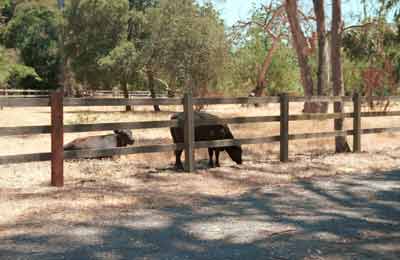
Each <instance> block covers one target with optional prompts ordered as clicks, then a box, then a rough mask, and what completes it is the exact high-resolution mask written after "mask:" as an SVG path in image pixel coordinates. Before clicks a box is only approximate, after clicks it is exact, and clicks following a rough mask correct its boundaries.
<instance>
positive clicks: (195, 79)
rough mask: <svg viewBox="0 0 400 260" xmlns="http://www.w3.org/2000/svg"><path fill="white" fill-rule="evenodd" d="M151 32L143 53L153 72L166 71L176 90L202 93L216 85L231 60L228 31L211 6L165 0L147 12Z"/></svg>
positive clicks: (189, 1) (187, 1) (191, 0)
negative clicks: (190, 88) (227, 38)
mask: <svg viewBox="0 0 400 260" xmlns="http://www.w3.org/2000/svg"><path fill="white" fill-rule="evenodd" d="M147 21H148V28H149V29H148V30H149V31H150V32H151V35H150V38H149V40H148V43H146V44H145V47H144V50H143V52H144V53H145V55H146V57H149V60H148V63H149V64H151V67H152V68H153V70H156V71H163V72H164V73H165V74H166V75H167V77H168V78H169V81H170V82H174V83H175V84H177V87H179V88H182V87H192V88H193V89H194V91H195V92H196V91H200V89H204V88H206V87H207V86H209V85H212V84H215V83H216V82H217V80H218V78H219V76H220V74H222V70H223V65H224V62H225V60H226V58H227V56H228V52H227V50H228V48H229V46H228V43H227V41H226V36H225V29H224V26H223V23H222V21H221V20H220V19H219V14H218V13H217V12H216V11H215V9H214V7H213V6H212V5H211V4H210V3H208V4H205V5H204V6H199V5H198V4H197V3H196V2H195V1H193V0H183V1H167V0H162V1H160V4H159V6H158V7H156V8H152V9H150V10H149V11H148V18H147Z"/></svg>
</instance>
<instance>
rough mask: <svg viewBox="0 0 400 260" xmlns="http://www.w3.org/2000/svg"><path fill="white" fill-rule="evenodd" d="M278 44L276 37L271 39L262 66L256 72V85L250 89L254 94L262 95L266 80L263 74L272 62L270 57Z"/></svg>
mask: <svg viewBox="0 0 400 260" xmlns="http://www.w3.org/2000/svg"><path fill="white" fill-rule="evenodd" d="M278 46H279V38H278V39H273V41H272V46H271V48H270V49H269V50H268V53H267V56H266V57H265V59H264V63H263V66H262V68H261V71H260V72H259V74H258V78H257V86H256V87H255V88H254V89H253V90H252V91H251V92H252V93H254V96H256V97H260V96H262V94H263V92H264V89H265V86H266V80H265V74H267V72H268V69H269V67H270V66H271V63H272V57H273V56H274V54H275V52H276V50H277V48H278Z"/></svg>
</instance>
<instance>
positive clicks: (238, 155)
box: [225, 145, 243, 164]
mask: <svg viewBox="0 0 400 260" xmlns="http://www.w3.org/2000/svg"><path fill="white" fill-rule="evenodd" d="M225 150H226V152H227V153H228V155H229V157H231V159H232V160H233V161H234V162H236V163H237V164H242V162H243V161H242V147H240V146H239V145H235V146H229V147H226V148H225Z"/></svg>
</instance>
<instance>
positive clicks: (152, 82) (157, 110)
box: [147, 70, 161, 112]
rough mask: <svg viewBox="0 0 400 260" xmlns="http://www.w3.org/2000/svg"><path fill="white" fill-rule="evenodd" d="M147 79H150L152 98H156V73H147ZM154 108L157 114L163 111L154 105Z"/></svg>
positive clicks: (149, 71)
mask: <svg viewBox="0 0 400 260" xmlns="http://www.w3.org/2000/svg"><path fill="white" fill-rule="evenodd" d="M147 79H148V84H149V91H150V95H151V98H156V97H157V95H156V91H155V89H154V73H153V71H151V70H148V71H147ZM153 107H154V111H155V112H160V111H161V109H160V106H159V105H154V106H153Z"/></svg>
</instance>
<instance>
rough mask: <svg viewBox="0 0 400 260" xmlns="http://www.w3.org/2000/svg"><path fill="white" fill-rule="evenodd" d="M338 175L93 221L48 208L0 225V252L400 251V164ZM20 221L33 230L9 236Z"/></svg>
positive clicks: (103, 210)
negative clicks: (68, 217) (382, 169)
mask: <svg viewBox="0 0 400 260" xmlns="http://www.w3.org/2000/svg"><path fill="white" fill-rule="evenodd" d="M335 178H336V179H333V178H319V179H314V180H312V181H304V180H303V181H299V182H297V183H294V184H286V185H281V186H270V187H261V188H257V189H253V190H252V191H250V192H247V193H245V194H243V195H241V196H237V197H236V196H228V197H227V196H226V197H217V196H207V195H204V194H201V195H200V194H177V197H178V196H179V198H180V199H185V198H186V197H185V196H187V198H188V199H189V198H190V199H193V197H196V196H197V197H196V200H195V201H196V203H193V204H186V205H185V204H184V203H183V204H182V203H174V201H171V203H166V204H164V205H166V206H157V204H151V203H149V204H145V205H146V206H145V207H136V206H133V205H132V206H131V207H124V208H118V207H101V205H99V209H97V211H96V212H92V213H93V214H92V215H91V219H90V221H88V220H87V218H85V219H82V221H76V222H73V223H67V222H65V221H64V220H63V219H62V218H61V219H57V218H54V215H55V214H61V213H62V214H70V213H71V212H73V211H74V208H73V207H69V208H68V207H67V208H65V209H64V211H63V212H61V213H60V212H57V211H56V210H52V209H51V205H49V209H48V212H35V213H34V214H32V215H30V216H24V217H23V219H20V220H18V223H16V224H10V225H7V226H2V227H1V226H0V258H1V259H38V260H39V259H40V260H44V259H399V258H400V171H394V172H386V173H379V174H368V175H356V176H354V175H353V176H350V175H347V176H341V177H335ZM160 180H161V181H162V179H160ZM107 187H108V186H107ZM102 188H104V187H95V188H94V189H102ZM108 189H109V192H110V193H112V194H114V195H115V194H117V195H118V196H128V195H129V196H137V197H145V196H149V198H150V197H151V199H152V200H153V201H163V200H167V199H168V200H171V196H170V194H162V193H157V192H155V193H157V194H142V193H141V192H140V191H132V190H131V189H130V188H129V186H127V185H122V184H118V183H116V184H114V186H112V185H111V186H110V187H108ZM74 192H76V190H74V188H65V189H64V190H63V191H61V192H59V191H57V190H52V191H49V194H47V195H49V196H59V195H60V194H64V193H65V194H69V193H74ZM86 192H89V193H90V192H91V190H90V188H88V189H87V191H86ZM106 192H107V191H106ZM55 194H58V195H55ZM43 195H46V194H41V195H40V196H43ZM29 196H35V194H29ZM15 199H18V197H16V198H15ZM172 200H173V199H172ZM39 217H40V218H41V219H40V223H38V222H37V220H38V218H39ZM13 229H16V230H17V229H18V230H23V229H27V230H34V231H33V232H23V231H21V232H19V234H15V235H12V236H1V231H2V230H3V231H4V230H13ZM44 230H46V231H44Z"/></svg>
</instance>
